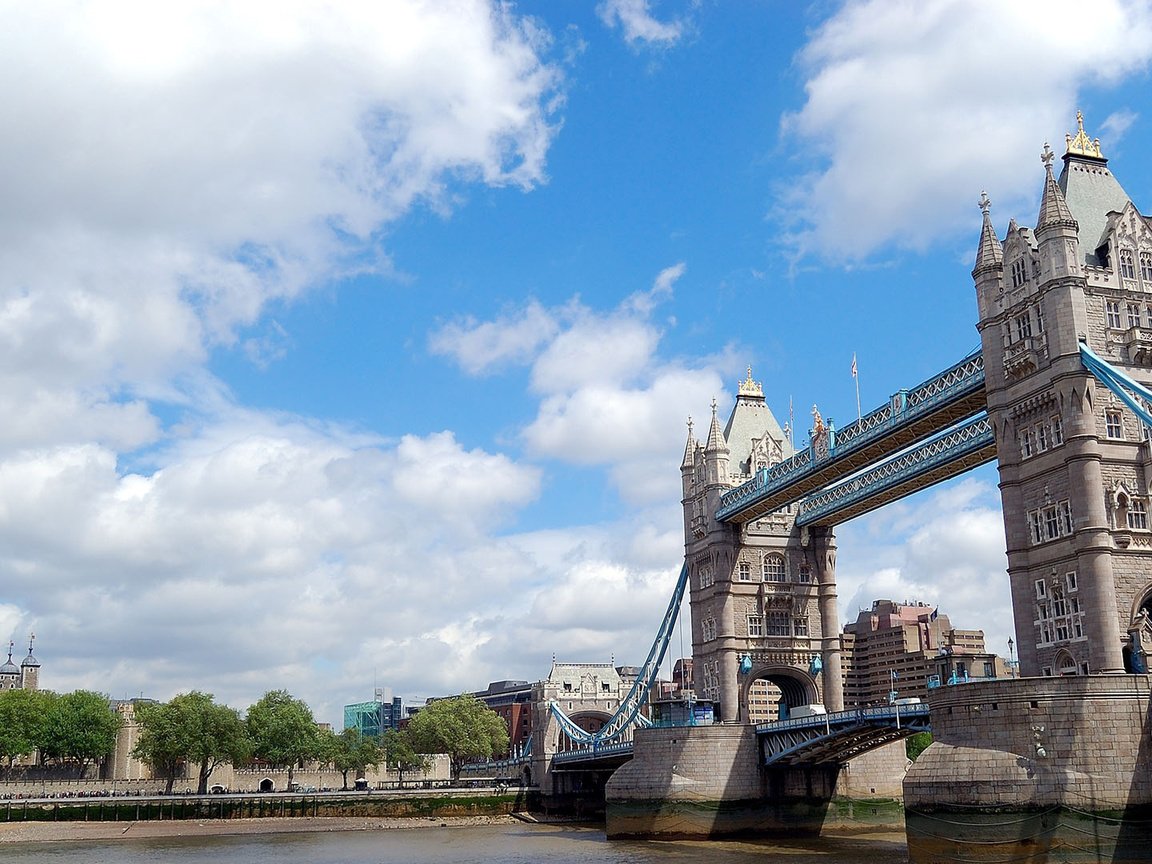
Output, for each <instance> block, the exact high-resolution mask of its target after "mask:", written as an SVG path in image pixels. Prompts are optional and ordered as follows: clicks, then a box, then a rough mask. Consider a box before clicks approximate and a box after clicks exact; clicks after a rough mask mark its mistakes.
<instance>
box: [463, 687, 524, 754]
mask: <svg viewBox="0 0 1152 864" xmlns="http://www.w3.org/2000/svg"><path fill="white" fill-rule="evenodd" d="M472 695H473V696H475V697H476V698H477V699H479V700H480V701H481V702H483V703H484V704H485V705H487V706H488V707H489V708H491V709H492V710H493V711H495V712H496V713H497V714H499V715H500V717H501V718H502V719H503V720H504V725H505V726H507V727H508V749H509V752H508V753H496V754H493V757H494V758H496V759H501V758H504V757H506V756H510V755H513V756H514V755H517V754H519V753H522V752H523V751H524V750H525V749H526V748H527V747H528V745H529V741H530V740H531V738H532V685H531V684H529V683H528V682H527V681H493V682H492V683H490V684H489V685H488V689H487V690H478V691H476V692H475V693H473V694H472Z"/></svg>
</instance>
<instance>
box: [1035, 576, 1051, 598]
mask: <svg viewBox="0 0 1152 864" xmlns="http://www.w3.org/2000/svg"><path fill="white" fill-rule="evenodd" d="M1036 596H1037V597H1040V598H1041V599H1043V598H1044V597H1047V596H1048V586H1047V585H1045V584H1044V580H1043V579H1037V580H1036Z"/></svg>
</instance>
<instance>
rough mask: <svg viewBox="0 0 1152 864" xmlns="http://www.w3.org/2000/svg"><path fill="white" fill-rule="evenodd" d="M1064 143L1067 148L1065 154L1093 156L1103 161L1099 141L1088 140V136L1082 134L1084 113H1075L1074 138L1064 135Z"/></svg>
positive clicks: (1097, 139)
mask: <svg viewBox="0 0 1152 864" xmlns="http://www.w3.org/2000/svg"><path fill="white" fill-rule="evenodd" d="M1064 143H1065V145H1066V147H1067V152H1068V153H1071V154H1073V155H1075V156H1094V157H1096V158H1097V159H1103V158H1104V157H1103V156H1102V155H1101V154H1100V139H1099V138H1096V139H1089V138H1088V135H1087V134H1086V133H1085V132H1084V112H1083V111H1077V112H1076V137H1075V138H1073V137H1072V136H1071V135H1069V134H1065V135H1064Z"/></svg>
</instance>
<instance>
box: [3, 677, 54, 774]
mask: <svg viewBox="0 0 1152 864" xmlns="http://www.w3.org/2000/svg"><path fill="white" fill-rule="evenodd" d="M53 698H55V694H53V693H48V692H45V691H41V690H3V691H0V757H5V758H7V759H8V770H9V772H11V770H12V763H13V762H14V761H15V759H16V757H17V756H23V755H25V754H28V753H31V752H33V751H34V750H36V749H37V748H39V747H40V745H41V743H42V742H43V740H44V730H45V724H46V721H47V715H48V705H49V702H51V700H52V699H53Z"/></svg>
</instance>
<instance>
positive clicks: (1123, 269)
mask: <svg viewBox="0 0 1152 864" xmlns="http://www.w3.org/2000/svg"><path fill="white" fill-rule="evenodd" d="M1120 276H1121V277H1122V278H1124V279H1135V278H1136V265H1135V263H1134V259H1133V257H1132V250H1131V249H1121V250H1120Z"/></svg>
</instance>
